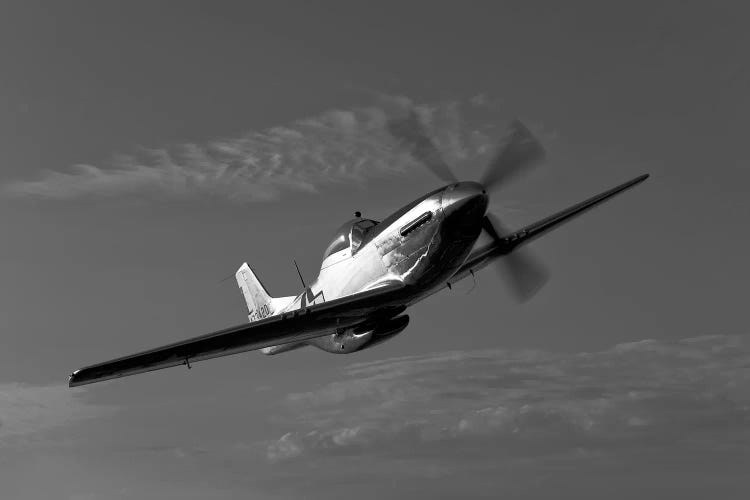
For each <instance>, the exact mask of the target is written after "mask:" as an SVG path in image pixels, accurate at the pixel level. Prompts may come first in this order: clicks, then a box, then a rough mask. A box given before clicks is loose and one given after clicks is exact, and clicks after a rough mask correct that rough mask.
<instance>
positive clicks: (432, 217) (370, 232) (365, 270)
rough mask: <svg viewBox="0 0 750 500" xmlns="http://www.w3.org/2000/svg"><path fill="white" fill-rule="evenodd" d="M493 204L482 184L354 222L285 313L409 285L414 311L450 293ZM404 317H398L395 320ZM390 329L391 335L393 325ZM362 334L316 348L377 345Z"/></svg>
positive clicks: (326, 340)
mask: <svg viewBox="0 0 750 500" xmlns="http://www.w3.org/2000/svg"><path fill="white" fill-rule="evenodd" d="M487 203H488V198H487V194H486V193H485V192H484V189H483V188H482V186H481V185H480V184H478V183H475V182H460V183H456V184H450V185H448V186H445V187H443V188H441V189H438V190H436V191H433V192H431V193H428V194H426V195H424V196H422V197H421V198H418V199H417V200H415V201H413V202H412V203H410V204H408V205H406V206H404V207H403V208H401V209H400V210H398V211H396V212H394V213H393V214H392V215H390V216H389V217H387V218H386V219H384V220H383V221H382V222H380V223H378V224H377V225H375V223H372V225H371V226H370V225H369V224H368V223H371V221H367V220H357V219H355V220H353V221H350V222H349V223H347V224H345V225H344V226H342V228H341V229H340V230H339V233H338V234H337V235H336V238H334V241H333V242H332V243H331V245H330V246H329V249H328V251H327V252H326V254H325V255H324V260H323V262H322V264H321V268H320V273H319V274H318V277H317V279H316V280H315V281H314V282H312V283H311V284H310V286H309V287H307V288H306V289H305V291H304V292H303V293H301V294H300V295H299V296H297V297H296V298H295V299H294V300H293V301H292V302H291V303H290V304H289V305H287V306H286V307H285V308H284V309H283V310H282V311H280V312H281V313H283V312H288V311H293V310H297V309H303V308H305V307H307V306H310V305H312V304H319V303H321V302H325V301H329V300H333V299H337V298H340V297H345V296H348V295H352V294H355V293H358V292H362V291H365V290H370V289H373V288H377V287H379V286H383V285H386V284H388V283H392V282H394V281H398V282H400V283H403V284H404V285H406V286H405V290H406V292H405V293H407V294H409V295H410V296H409V298H408V304H409V305H410V304H412V303H414V302H417V301H419V300H420V299H422V298H424V297H426V296H428V295H430V294H431V293H433V291H434V289H435V288H439V287H442V286H444V285H445V283H446V281H447V280H448V279H449V278H450V277H451V276H452V275H453V274H454V273H455V272H456V271H457V270H458V269H459V268H460V267H461V265H462V264H463V263H464V261H465V260H466V257H467V256H468V255H469V253H470V252H471V249H472V247H473V246H474V243H475V242H476V240H477V238H478V237H479V234H480V232H481V230H482V219H483V217H484V215H485V212H486V210H487ZM362 226H369V227H362ZM399 312H400V311H394V316H395V315H397V314H398V313H399ZM386 319H387V318H386ZM407 321H408V320H407ZM391 326H393V329H396V326H400V325H391ZM405 327H406V324H403V327H402V328H401V329H400V330H398V331H401V330H402V329H403V328H405ZM384 328H385V329H386V330H388V329H389V327H388V324H386V326H385V327H384ZM360 330H361V331H360V332H357V331H354V330H352V331H347V332H336V333H334V334H332V335H330V336H327V337H320V338H319V339H314V340H313V341H309V343H310V344H313V345H315V346H317V347H320V348H321V349H324V350H327V351H330V352H338V353H346V352H352V351H355V350H358V349H360V348H361V347H362V346H363V345H364V344H366V343H368V342H371V341H372V340H373V332H372V331H369V330H367V329H366V328H365V329H360ZM374 333H375V334H376V333H377V332H374ZM395 333H398V332H395ZM395 333H393V332H386V333H384V334H383V335H386V334H390V335H395ZM296 347H299V346H297V345H289V344H287V345H284V346H278V347H277V348H271V349H268V350H267V351H264V352H266V353H267V354H276V353H278V352H282V351H287V350H290V349H293V348H296Z"/></svg>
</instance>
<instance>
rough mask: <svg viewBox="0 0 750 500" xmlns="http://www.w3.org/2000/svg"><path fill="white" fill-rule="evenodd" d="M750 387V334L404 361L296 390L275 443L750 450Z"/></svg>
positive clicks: (276, 456)
mask: <svg viewBox="0 0 750 500" xmlns="http://www.w3.org/2000/svg"><path fill="white" fill-rule="evenodd" d="M748 389H750V344H748V341H747V339H746V338H744V337H740V336H710V337H700V338H691V339H685V340H682V341H678V342H664V341H655V340H646V341H642V342H634V343H629V344H621V345H618V346H615V347H614V348H612V349H609V350H606V351H601V352H593V353H579V354H553V353H545V352H539V351H506V350H496V351H473V352H471V351H470V352H463V351H462V352H449V353H438V354H430V355H424V356H411V357H404V358H397V359H391V360H384V361H379V362H374V363H368V364H358V365H352V366H350V367H349V368H348V369H346V372H345V373H344V374H343V376H342V377H341V379H340V380H339V381H336V382H332V383H330V384H328V385H325V386H323V387H321V388H319V389H317V390H314V391H310V392H306V393H298V394H291V395H289V396H288V397H287V400H286V405H287V406H288V408H289V412H290V414H291V415H294V417H291V418H290V419H289V427H290V432H288V433H286V434H285V435H283V436H282V437H281V438H279V439H278V440H276V441H274V442H272V443H271V444H270V445H269V446H268V449H267V458H268V459H269V460H271V461H275V462H278V461H283V460H287V459H294V458H304V457H310V456H331V455H342V454H344V455H349V456H353V457H356V456H372V455H373V454H376V455H383V454H384V455H386V456H389V457H392V458H401V459H404V458H407V459H415V460H418V459H419V457H427V456H430V457H433V458H434V457H442V458H441V460H442V461H443V462H444V461H446V460H449V461H450V460H454V461H462V460H472V459H477V460H481V459H483V458H488V457H492V459H493V460H511V461H513V460H528V459H534V460H544V459H546V458H549V457H557V458H561V457H562V458H566V459H572V460H581V459H596V460H602V459H604V458H606V459H608V460H617V459H618V457H620V456H621V455H623V454H627V453H628V450H631V449H641V450H643V449H652V450H661V451H662V452H665V453H667V454H668V455H670V456H672V457H677V456H678V455H679V454H680V453H688V454H689V453H691V452H692V453H703V452H715V453H721V452H723V451H726V450H729V451H732V450H734V452H735V453H739V454H742V453H750V391H749V390H748ZM446 454H448V455H446ZM446 456H450V457H451V458H445V457H446Z"/></svg>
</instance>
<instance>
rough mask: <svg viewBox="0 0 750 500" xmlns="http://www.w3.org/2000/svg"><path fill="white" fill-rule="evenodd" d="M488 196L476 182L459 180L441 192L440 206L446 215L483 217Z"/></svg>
mask: <svg viewBox="0 0 750 500" xmlns="http://www.w3.org/2000/svg"><path fill="white" fill-rule="evenodd" d="M488 203H489V197H488V196H487V192H486V191H485V189H484V186H482V185H481V184H479V183H478V182H459V183H457V184H453V185H452V186H449V187H448V188H447V189H446V190H445V192H444V193H443V199H442V206H443V213H444V214H445V215H446V217H448V216H451V215H454V214H455V215H458V216H463V217H472V216H474V217H477V218H481V217H484V214H485V212H486V211H487V204H488Z"/></svg>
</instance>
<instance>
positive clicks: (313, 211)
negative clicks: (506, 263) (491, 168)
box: [0, 2, 750, 500]
mask: <svg viewBox="0 0 750 500" xmlns="http://www.w3.org/2000/svg"><path fill="white" fill-rule="evenodd" d="M747 14H748V13H747V7H746V6H744V4H743V3H742V2H736V3H729V2H727V3H713V4H712V5H711V6H710V7H709V6H708V5H707V4H705V3H703V2H694V3H690V2H688V3H685V2H680V3H677V2H674V3H671V2H670V3H667V2H664V3H658V4H653V3H652V2H647V3H637V2H636V3H633V2H628V3H627V4H625V3H623V4H621V5H612V4H608V5H602V4H601V2H588V3H581V2H573V3H570V2H566V3H564V4H563V3H558V2H549V3H548V4H547V5H545V4H543V3H531V4H530V3H529V2H487V3H483V2H473V3H471V4H470V5H469V6H468V7H467V6H463V5H461V6H460V5H459V3H458V2H455V3H449V2H439V3H438V2H409V3H404V2H392V3H388V2H386V3H384V2H377V3H376V2H371V3H364V2H327V3H325V4H315V5H313V4H312V3H309V2H299V3H290V2H273V3H271V2H269V3H267V4H265V5H263V4H248V3H246V2H245V3H240V2H238V3H236V4H223V3H216V2H212V3H211V4H210V5H209V4H208V3H204V4H198V3H192V2H179V4H178V3H176V2H175V3H174V4H169V3H167V2H161V3H154V2H148V3H146V2H143V3H140V4H138V5H135V4H134V3H133V2H130V3H128V4H127V5H125V4H124V3H123V4H115V3H109V2H72V3H71V2H68V3H65V4H62V3H59V4H58V3H53V2H49V3H48V5H39V4H37V5H31V3H29V2H24V3H21V2H18V3H8V4H6V5H5V6H4V8H3V14H2V15H1V16H0V191H1V192H2V194H1V195H0V228H1V229H2V244H0V277H1V278H2V285H0V335H2V343H1V344H0V346H1V347H2V349H0V488H2V489H3V490H4V491H2V495H1V496H2V497H3V498H13V499H15V498H18V499H34V500H36V499H46V498H55V499H60V498H66V499H67V498H71V499H73V498H75V499H110V498H111V499H117V500H119V499H131V498H133V499H135V498H138V499H151V498H154V499H156V498H159V499H165V498H169V499H171V498H175V499H177V498H180V499H191V498H196V499H197V498H209V497H210V498H221V499H223V498H227V499H234V498H247V497H252V498H256V497H257V498H301V497H305V496H306V497H307V498H350V497H351V495H352V494H354V493H355V492H356V494H357V496H358V497H362V498H381V497H382V496H384V495H386V494H387V495H388V496H390V497H393V498H412V497H420V496H421V497H424V498H440V497H445V498H454V497H456V496H467V495H469V496H473V497H487V498H496V497H497V496H499V495H504V496H505V497H507V498H549V497H550V496H560V495H561V493H562V494H564V495H565V496H572V495H575V496H576V497H578V498H601V497H602V496H603V495H607V496H608V497H614V498H632V497H633V496H635V495H640V496H644V495H645V496H647V497H652V498H672V497H674V498H677V497H679V498H705V497H706V496H708V495H709V494H710V495H713V496H715V497H718V498H745V497H746V496H747V493H748V490H750V483H749V482H748V479H747V474H746V470H747V466H748V465H750V463H748V462H749V461H748V456H750V449H749V446H750V436H749V435H748V423H749V422H748V411H750V399H748V388H749V386H748V381H749V380H750V372H748V368H747V367H748V366H749V362H750V345H749V344H748V341H747V337H746V336H745V335H746V326H745V324H746V321H745V317H746V314H745V311H744V309H743V308H744V306H745V302H746V301H745V300H744V299H745V297H746V290H745V283H746V282H747V276H748V265H747V263H746V256H747V255H748V253H749V251H750V243H749V241H750V240H748V238H747V237H746V236H745V235H744V232H743V228H744V227H745V226H746V218H747V213H749V212H750V206H749V205H750V202H749V201H748V197H747V196H746V191H747V188H746V186H747V185H748V182H749V181H750V174H749V173H748V169H747V167H746V153H745V149H746V148H745V143H746V141H747V139H746V134H747V124H746V122H747V115H748V111H750V97H749V95H750V94H748V88H750V69H749V68H748V66H747V63H746V60H747V47H750V35H748V34H747V30H746V26H745V24H746V22H745V20H746V19H747ZM477 96H482V98H481V99H477ZM399 99H401V100H403V99H408V100H410V101H411V102H413V103H415V104H416V105H418V106H420V107H421V109H425V110H431V112H432V113H433V118H434V121H433V122H432V125H431V128H430V131H431V133H432V134H433V135H434V136H435V138H436V140H438V142H439V143H440V145H441V149H442V151H443V152H444V153H445V155H446V157H447V158H449V159H450V160H451V162H453V163H455V164H456V165H457V167H456V170H457V172H458V173H459V176H460V177H462V178H466V179H474V178H477V177H478V176H479V174H480V172H481V170H482V165H483V163H482V161H483V159H484V156H483V155H482V154H481V146H483V145H485V142H481V141H480V143H476V144H474V143H469V142H460V141H458V142H456V141H457V140H458V139H457V138H459V139H460V138H462V137H464V138H465V134H466V133H467V132H468V131H471V130H474V129H475V128H478V129H479V130H481V131H482V133H483V134H484V135H482V137H484V140H485V141H489V143H491V142H492V138H493V137H494V135H493V134H495V133H497V134H498V135H499V134H500V131H501V130H502V125H503V124H504V123H505V122H507V120H509V119H510V118H511V117H514V116H519V117H520V118H522V119H523V120H524V121H525V122H526V123H528V125H529V126H530V127H531V128H532V129H533V130H534V131H535V133H536V134H537V135H538V136H539V137H540V139H541V140H542V142H543V143H544V144H545V146H546V147H547V149H548V153H549V154H548V157H549V161H548V162H547V164H546V165H545V166H544V167H542V168H541V169H539V170H538V171H537V172H535V173H534V174H533V175H531V176H529V177H528V178H526V179H524V180H523V181H522V182H519V183H517V184H514V185H513V186H511V187H509V188H508V189H506V190H504V191H503V192H502V193H501V194H500V195H499V196H496V197H495V199H494V200H493V207H494V210H495V211H496V213H499V214H500V215H502V216H503V219H504V220H506V221H507V222H508V223H509V224H511V225H520V224H524V223H527V222H531V221H533V220H535V219H537V218H541V217H543V216H545V215H547V214H549V213H551V212H553V211H555V210H558V209H560V208H563V207H565V206H567V205H569V204H571V203H574V202H577V201H579V200H581V199H583V198H585V197H588V196H590V195H592V194H595V193H597V192H599V191H601V190H603V189H605V188H608V187H610V186H611V185H614V184H616V183H619V182H621V181H624V180H626V179H628V178H630V177H633V176H635V175H638V174H640V173H642V172H650V173H651V174H652V178H651V179H650V180H649V181H648V182H647V183H645V184H644V185H641V186H639V187H638V188H637V189H636V190H634V191H632V192H629V193H627V194H625V195H623V196H622V197H621V198H618V199H617V200H615V201H613V202H611V203H610V204H608V205H606V206H604V207H602V208H600V209H597V210H596V211H595V212H592V213H590V214H588V215H586V216H585V217H584V218H582V219H580V220H577V221H575V222H574V223H571V224H570V225H568V226H566V227H565V228H564V229H561V230H560V231H557V232H555V233H553V234H551V235H549V236H548V237H546V238H544V239H542V240H540V241H538V242H537V243H535V244H534V248H535V250H536V252H537V253H538V254H539V255H540V256H541V257H542V258H543V259H544V260H545V261H546V262H547V263H548V265H549V266H550V268H551V270H552V279H551V282H550V283H549V284H548V285H547V286H546V287H545V288H544V290H543V291H542V292H541V293H540V294H539V295H538V296H537V297H536V298H535V299H534V300H533V301H532V302H530V303H528V304H525V305H523V306H519V305H517V304H514V303H513V302H512V301H511V300H509V298H508V296H507V294H506V292H505V290H504V288H503V287H502V285H501V283H499V281H498V279H497V277H496V276H495V275H494V273H492V272H491V271H490V270H487V271H485V272H483V273H482V274H481V275H480V276H479V284H478V286H477V287H476V288H475V289H474V290H473V291H471V292H470V293H468V292H469V289H470V288H471V283H464V284H463V285H461V286H459V287H457V289H455V290H454V291H452V292H447V291H446V292H443V293H441V294H439V295H436V296H433V297H432V298H430V299H429V300H428V301H425V302H423V303H421V304H419V305H417V306H416V307H414V308H413V312H412V313H411V317H412V321H411V324H410V326H409V328H408V329H407V330H406V331H405V332H404V333H403V334H401V335H399V336H398V337H396V338H394V339H393V340H392V341H390V342H387V343H384V344H382V345H381V346H378V347H377V348H374V349H371V350H366V351H364V352H361V353H357V354H354V355H349V356H334V355H329V354H326V353H323V352H320V351H317V350H313V349H306V350H300V351H295V352H292V353H288V354H284V355H281V356H276V357H264V356H262V355H260V354H257V353H248V354H243V355H238V356H233V357H228V358H222V359H220V360H214V361H209V362H205V363H201V364H199V365H196V366H195V367H194V369H193V370H191V371H190V372H187V371H186V370H179V369H172V370H165V371H160V372H156V373H152V374H145V375H139V376H136V377H132V378H129V379H126V380H122V381H115V382H111V383H103V384H99V385H94V386H90V387H86V388H83V389H80V390H75V391H74V390H69V389H67V388H66V387H65V383H66V378H67V374H68V373H70V371H72V370H73V369H75V368H78V367H80V366H81V365H84V364H90V363H93V362H96V361H101V360H105V359H109V358H111V357H114V356H118V355H123V354H127V353H130V352H134V351H138V350H141V349H144V348H148V347H153V346H156V345H161V344H164V343H167V342H170V341H174V340H178V339H182V338H186V337H189V336H193V335H197V334H201V333H205V332H209V331H213V330H216V329H218V328H221V327H225V326H229V325H234V324H237V323H240V322H242V321H243V319H244V318H245V315H244V309H243V307H244V306H243V303H242V299H241V296H240V294H239V291H238V290H237V288H236V286H235V284H234V283H233V281H232V280H229V281H226V282H224V283H222V284H219V283H218V282H219V281H220V280H221V279H222V278H224V277H226V276H229V275H231V274H232V273H233V272H234V270H236V268H237V267H238V266H239V265H240V264H241V263H242V262H243V261H248V262H249V263H250V264H251V265H252V266H253V267H255V268H256V269H257V270H258V272H259V274H260V276H261V278H262V279H263V281H264V283H265V284H266V285H267V288H268V289H269V290H270V291H271V293H272V294H275V295H288V294H293V293H296V292H297V291H298V289H299V283H298V279H297V276H296V272H295V271H294V268H293V264H292V259H297V261H298V262H299V263H300V266H301V267H302V269H303V272H304V273H305V274H306V276H309V277H312V276H313V275H314V273H315V272H316V270H317V267H318V265H319V259H320V256H321V254H322V250H323V249H324V248H325V245H326V244H327V242H328V239H329V237H330V234H331V232H332V231H333V230H335V228H336V227H337V226H338V225H339V224H340V223H341V222H343V221H344V220H346V219H348V218H350V217H351V214H352V213H353V211H354V210H361V211H362V212H363V213H364V214H365V215H366V216H370V217H373V218H376V219H379V218H382V217H384V216H385V215H387V214H388V213H389V212H390V211H393V210H395V209H397V208H398V207H399V206H401V205H403V204H405V203H407V202H408V201H410V200H411V199H413V198H414V197H416V196H418V195H420V194H422V193H424V192H426V191H428V190H431V189H434V188H436V187H438V186H439V182H437V181H435V179H433V178H432V177H430V176H429V175H428V174H427V173H426V172H424V171H423V170H422V169H420V168H419V166H418V165H414V164H412V163H409V162H408V161H407V160H406V159H405V158H404V157H402V156H399V155H398V154H396V153H394V152H393V151H391V150H390V149H389V148H388V147H387V145H386V142H385V138H384V136H383V134H382V127H380V126H379V124H380V122H379V121H378V120H379V117H380V116H382V114H383V113H387V112H389V110H390V109H391V108H392V107H393V106H394V102H398V101H399ZM493 126H494V127H496V128H492V127H493ZM485 156H486V155H485ZM467 293H468V294H467ZM649 339H650V340H649Z"/></svg>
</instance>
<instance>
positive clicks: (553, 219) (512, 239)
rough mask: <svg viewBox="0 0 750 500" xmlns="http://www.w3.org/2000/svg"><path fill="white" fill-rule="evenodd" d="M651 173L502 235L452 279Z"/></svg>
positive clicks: (497, 256)
mask: <svg viewBox="0 0 750 500" xmlns="http://www.w3.org/2000/svg"><path fill="white" fill-rule="evenodd" d="M648 177H649V174H644V175H641V176H638V177H636V178H635V179H631V180H629V181H627V182H624V183H622V184H620V185H618V186H615V187H613V188H612V189H608V190H607V191H604V192H603V193H599V194H598V195H596V196H592V197H591V198H589V199H587V200H584V201H582V202H580V203H576V204H575V205H572V206H570V207H568V208H566V209H565V210H561V211H559V212H557V213H555V214H552V215H550V216H549V217H546V218H544V219H542V220H540V221H537V222H534V223H533V224H529V225H528V226H526V227H524V228H522V229H519V230H518V231H514V232H513V233H511V234H508V235H505V236H501V237H500V238H499V239H498V240H497V241H496V242H493V243H490V244H488V245H486V246H484V247H481V248H479V249H477V250H475V251H474V252H472V253H471V255H469V257H468V258H467V259H466V262H465V263H464V265H463V266H461V268H460V269H459V270H458V271H457V272H456V274H454V275H453V276H452V277H451V279H450V280H449V283H450V284H453V283H456V282H457V281H460V280H461V279H463V278H465V277H466V276H468V275H469V274H470V273H472V272H474V271H477V270H479V269H481V268H483V267H484V266H486V265H487V264H489V263H490V262H491V261H493V260H495V259H497V258H499V257H502V256H503V255H507V254H509V253H511V252H512V251H513V250H515V249H516V248H518V247H519V246H521V245H525V244H527V243H529V242H531V241H533V240H535V239H537V238H539V237H540V236H542V235H544V234H546V233H548V232H549V231H551V230H553V229H555V228H558V227H560V226H561V225H562V224H564V223H565V222H568V221H570V220H573V219H574V218H575V217H577V216H579V215H581V214H583V213H584V212H586V211H588V210H591V209H592V208H594V207H595V206H597V205H599V204H600V203H604V202H605V201H607V200H609V199H611V198H612V197H614V196H615V195H618V194H620V193H622V192H623V191H625V190H627V189H630V188H632V187H634V186H636V185H637V184H640V183H641V182H643V181H645V180H646V179H648Z"/></svg>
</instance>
